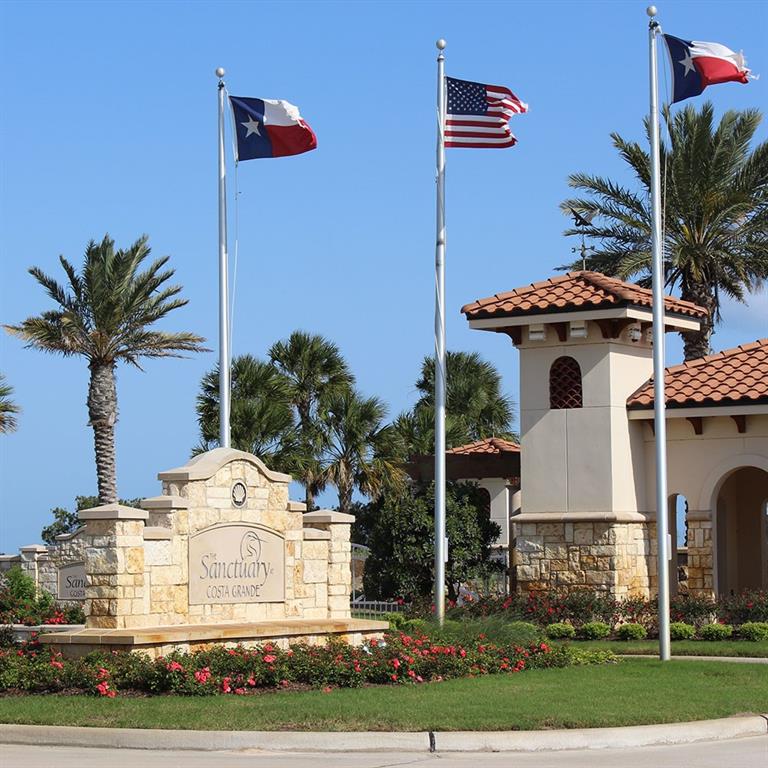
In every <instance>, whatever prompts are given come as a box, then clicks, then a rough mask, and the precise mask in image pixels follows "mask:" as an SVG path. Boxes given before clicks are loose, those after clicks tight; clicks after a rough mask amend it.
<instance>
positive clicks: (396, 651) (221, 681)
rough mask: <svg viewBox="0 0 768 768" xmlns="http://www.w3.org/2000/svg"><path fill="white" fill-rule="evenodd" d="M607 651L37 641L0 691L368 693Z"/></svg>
mask: <svg viewBox="0 0 768 768" xmlns="http://www.w3.org/2000/svg"><path fill="white" fill-rule="evenodd" d="M614 658H615V657H614V656H613V654H612V653H610V652H607V651H585V650H571V649H568V648H555V649H553V648H551V647H550V646H549V645H547V644H546V643H543V642H538V643H534V644H532V645H529V646H527V647H524V646H521V645H514V644H504V645H500V644H496V643H493V642H491V641H489V640H487V639H485V638H482V637H480V636H478V637H475V638H474V639H473V640H472V642H469V643H466V644H454V643H444V642H440V641H438V640H436V639H433V638H430V637H428V636H427V635H424V634H421V635H407V634H404V633H391V634H390V635H388V636H387V638H386V639H385V640H379V641H376V640H370V641H368V642H367V643H366V644H364V645H362V646H359V647H356V646H350V645H346V644H344V643H338V642H335V643H329V644H328V645H327V646H310V645H305V644H298V645H293V646H291V647H290V648H288V649H287V650H282V649H280V648H278V647H276V646H274V645H272V644H270V643H267V644H265V645H263V646H261V647H259V648H243V647H241V646H238V647H236V648H228V647H225V646H217V647H215V648H212V649H210V650H204V651H197V652H194V653H182V652H173V653H170V654H168V655H167V656H163V657H158V658H156V659H150V658H149V657H148V656H146V655H144V654H137V653H129V652H120V651H115V652H112V653H92V654H89V655H88V656H85V657H83V658H80V659H64V658H62V656H61V654H60V653H58V652H56V651H53V650H51V649H50V648H47V647H44V646H41V645H40V644H39V642H38V641H37V638H33V640H32V641H30V642H29V643H26V644H24V645H23V646H22V647H20V648H18V649H4V650H0V690H2V691H20V692H56V691H66V692H73V693H74V692H77V693H92V694H94V695H99V696H104V697H107V698H112V697H114V696H115V695H116V694H117V692H118V691H134V692H141V693H145V694H158V693H174V694H181V695H189V696H206V695H211V694H235V695H243V694H246V693H248V692H252V691H255V690H259V689H285V688H294V689H295V688H296V687H312V688H327V687H329V686H332V687H343V688H349V687H359V686H362V685H366V684H378V685H395V684H404V683H413V684H418V683H425V682H439V681H441V680H447V679H450V678H459V677H470V676H471V677H474V676H478V675H488V674H514V673H518V672H522V671H523V670H526V669H534V668H538V669H541V668H545V667H566V666H571V665H580V664H592V663H606V662H610V661H613V660H614Z"/></svg>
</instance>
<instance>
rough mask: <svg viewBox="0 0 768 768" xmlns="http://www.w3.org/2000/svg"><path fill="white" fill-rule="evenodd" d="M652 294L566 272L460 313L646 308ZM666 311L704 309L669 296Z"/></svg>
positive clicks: (695, 313) (700, 313) (596, 275)
mask: <svg viewBox="0 0 768 768" xmlns="http://www.w3.org/2000/svg"><path fill="white" fill-rule="evenodd" d="M651 299H652V292H651V290H650V289H648V288H641V287H640V286H639V285H635V284H634V283H625V282H623V281H622V280H619V279H617V278H615V277H608V276H607V275H604V274H602V273H601V272H588V271H587V272H569V273H568V274H566V275H560V276H558V277H551V278H549V280H543V281H541V282H539V283H531V285H527V286H525V287H523V288H516V289H515V290H514V291H507V292H506V293H497V294H496V295H495V296H489V297H488V298H485V299H478V300H477V301H475V302H473V303H471V304H465V305H464V306H463V307H462V308H461V311H462V312H463V313H464V314H465V315H466V316H467V319H468V320H474V319H479V318H484V317H514V316H522V315H536V314H544V313H547V312H558V311H568V310H573V309H575V308H580V309H586V310H590V309H608V308H611V307H622V306H628V305H629V306H641V307H650V306H651ZM664 307H665V309H666V311H667V312H670V313H675V314H678V315H689V316H691V317H704V316H705V315H706V314H707V310H706V309H704V308H703V307H699V306H698V305H696V304H693V303H691V302H690V301H682V300H681V299H676V298H674V297H673V296H666V297H665V298H664Z"/></svg>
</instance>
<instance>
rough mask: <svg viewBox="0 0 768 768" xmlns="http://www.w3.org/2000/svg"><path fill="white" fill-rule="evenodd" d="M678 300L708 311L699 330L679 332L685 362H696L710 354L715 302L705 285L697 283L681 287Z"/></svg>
mask: <svg viewBox="0 0 768 768" xmlns="http://www.w3.org/2000/svg"><path fill="white" fill-rule="evenodd" d="M680 298H682V299H684V300H685V301H692V302H693V303H694V304H698V305H699V306H700V307H704V308H705V309H707V310H709V315H708V316H707V317H703V318H701V329H700V330H698V331H681V333H680V335H681V336H682V338H683V353H684V355H685V360H686V361H688V360H697V359H698V358H700V357H705V356H706V355H709V354H710V353H711V352H712V347H711V346H710V340H711V338H712V333H713V331H714V328H715V314H716V312H717V302H716V300H715V297H714V296H713V295H712V292H711V291H710V289H709V287H708V286H707V285H704V284H701V283H698V284H695V285H692V286H689V287H687V288H686V286H683V288H682V290H681V292H680Z"/></svg>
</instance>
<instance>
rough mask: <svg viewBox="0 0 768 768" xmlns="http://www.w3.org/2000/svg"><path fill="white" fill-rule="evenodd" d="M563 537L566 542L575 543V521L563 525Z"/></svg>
mask: <svg viewBox="0 0 768 768" xmlns="http://www.w3.org/2000/svg"><path fill="white" fill-rule="evenodd" d="M563 538H564V539H565V542H566V544H572V543H573V523H565V525H564V526H563Z"/></svg>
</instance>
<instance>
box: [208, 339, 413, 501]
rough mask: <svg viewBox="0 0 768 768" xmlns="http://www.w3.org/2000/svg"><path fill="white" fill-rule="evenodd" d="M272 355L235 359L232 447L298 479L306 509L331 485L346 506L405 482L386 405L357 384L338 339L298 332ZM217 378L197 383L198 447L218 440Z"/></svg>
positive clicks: (273, 349) (213, 375) (213, 374)
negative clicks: (357, 495)
mask: <svg viewBox="0 0 768 768" xmlns="http://www.w3.org/2000/svg"><path fill="white" fill-rule="evenodd" d="M269 356H270V359H269V361H261V360H258V359H256V358H254V357H252V356H250V355H243V356H241V357H236V358H235V359H234V360H233V361H232V376H231V378H232V398H231V418H230V422H231V429H232V445H233V446H234V447H235V448H238V449H240V450H244V451H248V452H250V453H253V454H255V455H256V456H258V457H259V458H261V459H262V460H263V461H264V462H265V463H266V464H267V465H268V466H270V467H272V468H273V469H277V470H279V471H282V472H288V473H290V474H291V475H293V476H294V477H295V478H296V479H297V480H299V481H300V482H301V483H302V484H303V485H304V487H305V489H306V492H307V495H306V501H307V508H308V509H312V508H313V505H314V499H315V496H316V494H317V493H319V492H320V491H321V490H323V489H324V488H325V487H326V486H328V485H332V486H335V487H336V489H337V490H338V493H339V508H340V509H341V511H345V510H347V509H348V508H349V506H350V504H351V501H352V494H353V491H354V490H355V489H357V490H359V491H360V492H362V493H364V494H366V495H368V496H370V497H375V496H376V495H378V494H379V493H380V492H381V491H382V490H383V489H384V488H385V487H388V486H389V485H394V486H397V485H398V483H402V482H403V478H404V474H403V472H402V470H401V469H400V468H399V466H397V465H396V463H395V456H396V455H398V451H397V449H396V443H397V434H396V432H395V431H394V430H393V429H392V428H391V427H390V426H388V425H387V424H386V423H385V418H386V415H387V411H386V406H385V405H384V403H383V402H382V401H381V400H379V399H378V398H376V397H369V398H366V397H364V396H363V395H361V394H360V393H359V392H357V391H356V390H355V389H354V376H353V375H352V373H351V371H350V370H349V367H348V365H347V363H346V361H345V360H344V358H343V356H342V354H341V352H340V351H339V349H338V347H337V346H336V345H335V344H333V343H332V342H330V341H328V340H327V339H324V338H323V337H322V336H312V335H310V334H307V333H304V332H301V331H296V332H294V333H293V334H291V336H290V337H289V338H288V339H286V340H284V341H280V342H277V343H276V344H273V345H272V347H271V348H270V350H269ZM218 376H219V374H218V368H216V369H214V370H212V371H210V372H209V373H207V374H206V375H205V376H204V377H203V381H202V383H201V389H200V394H199V395H198V399H197V413H198V422H199V425H200V434H201V441H200V445H199V446H198V448H197V449H196V450H198V451H202V450H209V449H210V448H211V447H213V446H215V445H217V444H218V435H219V389H218Z"/></svg>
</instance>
